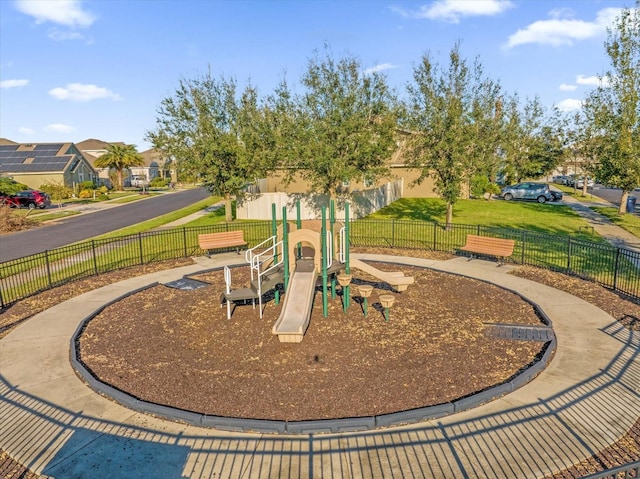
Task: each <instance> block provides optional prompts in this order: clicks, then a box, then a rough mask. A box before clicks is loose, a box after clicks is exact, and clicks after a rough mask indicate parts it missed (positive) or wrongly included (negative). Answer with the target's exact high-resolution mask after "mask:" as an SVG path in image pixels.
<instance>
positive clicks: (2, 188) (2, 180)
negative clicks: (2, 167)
mask: <svg viewBox="0 0 640 479" xmlns="http://www.w3.org/2000/svg"><path fill="white" fill-rule="evenodd" d="M28 189H29V187H28V186H27V185H24V184H22V183H18V182H17V181H15V180H12V179H11V178H7V177H6V176H0V195H15V194H16V193H17V192H18V191H22V190H28Z"/></svg>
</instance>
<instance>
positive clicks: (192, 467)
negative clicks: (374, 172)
mask: <svg viewBox="0 0 640 479" xmlns="http://www.w3.org/2000/svg"><path fill="white" fill-rule="evenodd" d="M354 256H356V255H354ZM357 257H359V258H361V259H384V258H389V257H384V256H374V255H357ZM389 259H390V260H393V261H402V262H406V263H407V264H414V265H417V266H426V267H430V268H434V269H437V270H441V271H447V272H452V273H457V274H463V275H466V276H470V277H474V278H479V279H482V280H486V281H490V282H492V283H495V284H498V285H501V286H505V287H508V288H510V289H511V290H514V291H517V292H519V293H520V294H521V295H523V296H525V297H527V298H529V299H530V300H531V301H533V302H535V303H537V304H538V305H539V306H540V307H541V308H542V309H543V310H544V311H545V313H546V314H547V316H548V317H549V318H550V319H551V321H552V322H553V326H554V330H555V334H556V337H557V341H558V349H557V352H556V354H555V357H554V359H553V360H552V361H551V364H550V365H549V367H548V368H547V369H546V370H545V371H544V372H543V373H542V374H540V375H539V376H538V377H537V378H536V379H534V380H533V381H532V382H531V383H529V384H527V385H526V386H524V387H522V388H520V389H519V390H517V391H514V392H513V393H511V394H508V395H506V396H504V397H502V398H500V399H497V400H494V401H492V402H490V403H487V404H485V405H483V406H480V407H478V408H476V409H473V410H469V411H466V412H462V413H459V414H454V415H451V416H447V417H444V418H440V419H437V420H432V421H426V422H422V423H418V424H412V425H409V426H402V427H393V428H388V429H381V430H375V431H370V432H364V433H342V434H326V435H299V436H278V435H265V434H249V433H247V434H245V433H236V432H225V431H220V430H211V429H204V428H197V427H193V426H187V425H183V424H179V423H173V422H169V421H166V420H163V419H159V418H156V417H151V416H148V415H144V414H141V413H136V412H133V411H130V410H128V409H126V408H124V407H122V406H120V405H118V404H116V403H114V402H113V401H111V400H109V399H107V398H104V397H101V396H99V395H98V394H96V393H94V392H93V391H92V390H91V389H89V388H88V387H87V386H86V385H85V384H84V383H83V382H82V381H81V380H80V379H79V378H78V377H77V376H76V375H75V373H74V371H73V370H72V368H71V366H70V363H69V346H70V344H69V341H70V338H71V336H72V335H73V333H74V331H75V330H76V328H77V327H78V325H79V324H80V323H81V322H82V320H83V319H84V318H86V317H87V316H88V315H90V314H92V313H93V312H94V311H96V310H97V309H99V308H100V307H102V306H103V305H104V304H106V303H108V302H109V301H113V300H115V299H117V298H118V297H120V296H121V295H123V294H125V293H127V292H129V291H131V290H133V289H136V288H139V287H142V286H145V285H147V284H150V283H153V282H156V281H158V282H161V283H165V282H169V281H173V280H175V279H179V278H181V277H182V276H183V275H185V274H191V273H194V272H196V271H199V270H202V269H207V268H211V267H216V266H221V265H222V264H224V263H231V262H237V261H238V257H237V255H233V254H230V255H219V256H217V257H215V258H212V259H208V258H198V259H197V261H198V263H199V264H195V265H193V266H187V267H182V268H178V269H175V270H169V271H163V272H159V273H154V274H149V275H146V276H142V277H138V278H133V279H129V280H126V281H122V282H120V283H116V284H112V285H109V286H105V287H103V288H100V289H98V290H94V291H91V292H88V293H85V294H83V295H81V296H78V297H76V298H73V299H71V300H69V301H66V302H64V303H62V304H60V305H57V306H55V307H53V308H51V309H49V310H47V311H44V312H42V313H40V314H38V315H36V316H35V317H33V318H32V319H30V320H29V321H27V322H25V323H24V324H22V325H21V326H19V327H18V328H17V329H16V330H14V331H13V332H12V333H11V334H9V335H8V336H7V337H5V338H4V339H2V340H1V341H0V395H1V396H0V445H1V447H2V448H3V449H4V450H5V451H7V452H8V453H9V454H10V455H11V456H12V457H13V458H15V459H16V460H18V461H19V462H20V463H22V464H24V465H25V466H27V467H29V468H31V469H32V470H33V471H35V472H37V473H40V474H43V475H45V476H49V477H55V478H96V477H109V478H119V477H123V478H124V477H126V478H149V477H154V478H185V477H188V478H226V477H234V478H254V477H264V478H271V477H290V478H297V477H302V478H312V477H315V478H328V477H336V478H338V477H339V478H343V477H354V478H361V477H363V478H382V477H389V478H391V477H393V478H395V477H428V478H431V477H436V478H452V477H461V478H467V477H468V478H505V477H518V478H538V477H542V476H544V475H546V474H550V473H552V472H554V471H557V470H562V469H564V468H566V467H568V466H571V465H572V464H574V463H576V462H578V461H580V460H582V459H584V458H586V457H588V456H590V455H592V454H593V453H594V452H596V451H598V450H601V449H603V448H605V447H606V446H607V445H608V444H610V443H613V442H614V441H616V440H617V439H618V438H619V437H620V436H622V435H623V434H624V433H625V432H626V431H627V430H628V429H629V427H630V426H631V425H632V424H633V423H634V422H635V421H636V419H637V418H638V417H640V358H639V354H640V334H638V333H632V332H630V331H629V330H626V329H624V328H621V327H620V326H619V325H618V323H617V322H616V321H614V319H613V318H612V317H611V316H609V315H607V314H606V313H604V312H603V311H601V310H600V309H598V308H596V307H594V306H593V305H591V304H589V303H586V302H584V301H582V300H580V299H578V298H576V297H573V296H571V295H569V294H566V293H562V292H560V291H557V290H555V289H552V288H549V287H546V286H543V285H541V284H538V283H534V282H531V281H527V280H525V279H521V278H517V277H514V276H512V275H509V274H506V273H507V272H508V271H509V269H510V267H509V266H507V265H505V266H502V267H496V264H495V263H491V262H487V261H479V260H474V261H467V260H466V259H465V258H455V259H452V260H449V261H442V262H441V261H432V260H422V259H416V258H397V257H393V258H389ZM426 293H428V292H426ZM425 296H427V298H428V295H427V294H426V295H425ZM265 393H267V392H265Z"/></svg>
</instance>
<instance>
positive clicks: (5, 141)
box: [0, 138, 17, 145]
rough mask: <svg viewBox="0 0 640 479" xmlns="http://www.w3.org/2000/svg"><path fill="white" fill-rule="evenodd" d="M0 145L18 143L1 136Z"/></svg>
mask: <svg viewBox="0 0 640 479" xmlns="http://www.w3.org/2000/svg"><path fill="white" fill-rule="evenodd" d="M0 145H17V143H16V142H15V141H11V140H9V139H8V138H0Z"/></svg>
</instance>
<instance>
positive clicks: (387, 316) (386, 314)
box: [384, 308, 389, 321]
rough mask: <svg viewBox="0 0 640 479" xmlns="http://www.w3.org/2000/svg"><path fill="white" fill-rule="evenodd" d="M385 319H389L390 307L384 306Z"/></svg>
mask: <svg viewBox="0 0 640 479" xmlns="http://www.w3.org/2000/svg"><path fill="white" fill-rule="evenodd" d="M384 320H385V321H389V308H384Z"/></svg>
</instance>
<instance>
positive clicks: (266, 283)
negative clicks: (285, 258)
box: [251, 265, 284, 298]
mask: <svg viewBox="0 0 640 479" xmlns="http://www.w3.org/2000/svg"><path fill="white" fill-rule="evenodd" d="M283 281H284V267H283V266H282V265H280V266H278V267H276V268H275V269H274V270H273V271H269V273H267V274H265V275H263V276H262V291H263V292H266V291H270V290H272V289H274V288H275V287H276V286H278V284H280V283H282V282H283ZM251 289H253V290H254V291H255V293H256V298H257V297H258V289H259V288H258V278H254V279H252V280H251Z"/></svg>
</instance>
